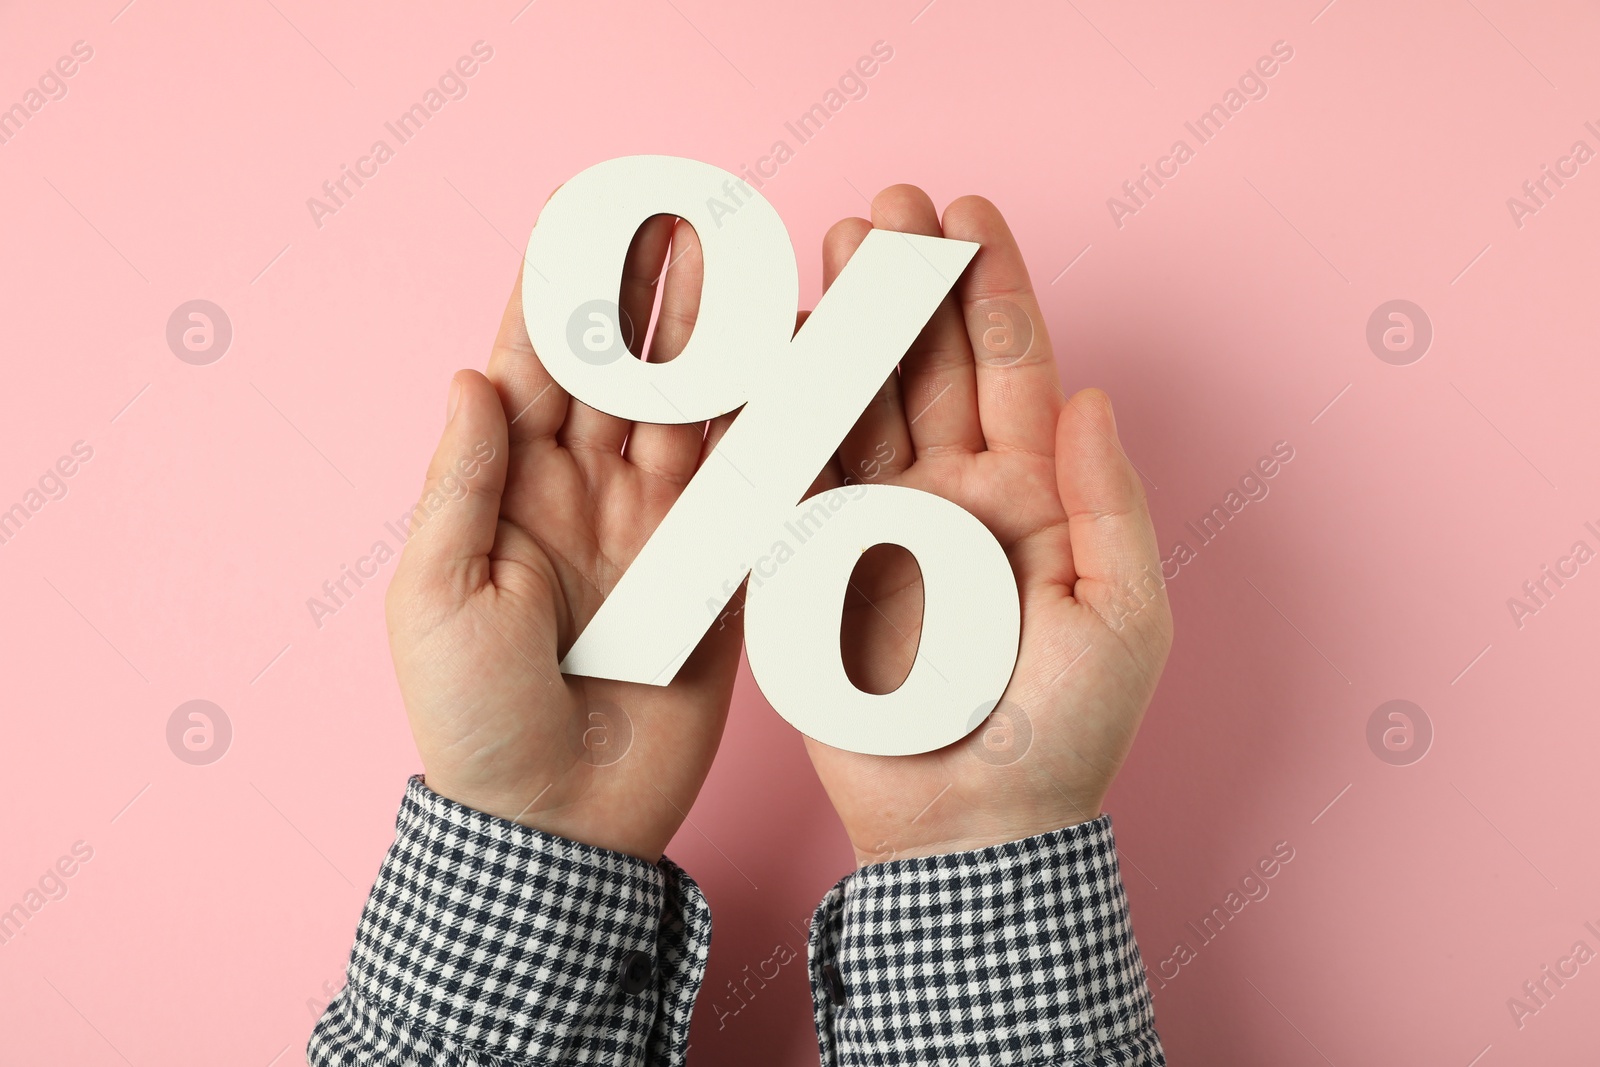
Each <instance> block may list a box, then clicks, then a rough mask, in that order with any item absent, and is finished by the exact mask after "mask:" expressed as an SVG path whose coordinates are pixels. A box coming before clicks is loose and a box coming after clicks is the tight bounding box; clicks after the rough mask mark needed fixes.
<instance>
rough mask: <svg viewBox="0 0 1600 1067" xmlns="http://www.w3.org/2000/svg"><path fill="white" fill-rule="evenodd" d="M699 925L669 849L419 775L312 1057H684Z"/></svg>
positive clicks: (692, 890) (577, 1060)
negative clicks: (467, 799) (501, 809)
mask: <svg viewBox="0 0 1600 1067" xmlns="http://www.w3.org/2000/svg"><path fill="white" fill-rule="evenodd" d="M710 939H711V912H710V908H709V907H708V906H707V904H706V901H705V897H704V896H703V895H702V894H701V892H700V890H699V887H698V886H696V885H695V883H694V882H693V881H692V880H691V879H690V878H689V876H688V875H686V874H684V873H683V871H681V870H680V869H679V868H678V867H677V866H676V865H675V864H673V863H672V862H671V861H670V860H667V859H665V858H663V859H662V860H661V862H660V863H659V864H650V863H646V862H645V861H644V860H641V859H638V858H637V857H633V856H627V855H623V854H621V853H618V852H610V851H607V850H605V849H601V848H595V847H593V846H591V845H585V844H581V843H579V842H576V841H568V840H566V839H565V838H560V837H555V836H553V835H550V834H546V833H542V832H541V831H538V830H535V829H532V828H531V827H527V826H522V825H520V824H518V823H513V822H508V821H506V820H504V819H499V818H496V817H494V816H491V815H486V814H484V813H483V812H479V811H474V810H472V809H471V808H467V807H463V806H462V805H460V804H457V803H456V802H454V801H452V800H447V799H446V798H444V797H442V796H440V795H438V794H437V793H435V792H433V791H432V790H431V789H429V788H428V787H427V786H426V785H425V784H423V780H422V779H421V778H420V777H419V778H413V779H411V782H410V785H409V787H408V788H407V790H406V795H405V800H404V802H403V803H402V804H401V807H400V814H399V817H398V819H397V820H396V834H395V841H394V845H393V846H392V847H391V848H390V849H389V854H388V856H387V857H386V858H385V860H384V863H383V868H382V870H381V871H380V872H379V874H378V879H377V882H376V883H375V884H374V885H373V887H372V893H371V896H369V897H368V899H367V905H366V908H365V910H364V911H363V912H362V915H361V924H360V927H359V928H358V930H357V932H356V941H355V948H354V949H353V950H352V952H351V959H350V968H349V975H348V979H349V980H348V984H347V985H346V986H345V988H344V990H343V991H342V992H341V993H340V994H339V996H338V997H337V998H336V999H335V1000H334V1002H333V1003H332V1004H331V1005H330V1006H329V1008H328V1011H327V1013H326V1014H325V1015H324V1016H323V1017H322V1020H321V1021H320V1022H319V1023H318V1025H317V1028H316V1030H315V1032H314V1033H313V1034H312V1037H311V1043H310V1046H309V1048H308V1050H307V1052H308V1057H309V1061H310V1062H311V1063H312V1064H318V1065H320V1064H345V1063H361V1064H389V1063H396V1064H399V1063H402V1062H403V1063H449V1064H461V1065H477V1064H489V1063H494V1064H502V1063H504V1062H505V1061H507V1060H510V1061H514V1062H527V1063H539V1064H546V1063H549V1064H615V1063H637V1062H645V1063H657V1062H662V1063H665V1062H681V1061H682V1059H683V1055H684V1052H685V1049H686V1046H687V1042H688V1031H689V1014H690V1011H691V1009H692V1008H693V1005H694V998H695V993H696V992H697V991H698V989H699V987H700V982H701V979H702V978H703V977H704V974H705V965H706V953H707V948H708V946H709V944H710ZM419 1056H420V1057H421V1058H420V1059H419V1058H418V1057H419Z"/></svg>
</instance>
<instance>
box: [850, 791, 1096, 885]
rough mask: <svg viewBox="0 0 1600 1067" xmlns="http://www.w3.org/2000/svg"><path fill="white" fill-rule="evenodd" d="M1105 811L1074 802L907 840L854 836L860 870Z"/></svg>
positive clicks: (973, 848) (997, 841)
mask: <svg viewBox="0 0 1600 1067" xmlns="http://www.w3.org/2000/svg"><path fill="white" fill-rule="evenodd" d="M1102 814H1103V811H1102V808H1101V805H1100V803H1099V802H1098V801H1095V802H1093V803H1083V802H1078V803H1075V804H1074V805H1073V806H1072V808H1070V809H1068V810H1067V811H1055V812H1052V813H1048V814H1045V813H1034V814H1032V815H1030V816H1026V817H1021V818H1015V819H1006V820H992V821H985V822H984V823H983V824H982V825H973V826H966V827H952V828H950V832H948V833H941V834H939V835H937V836H927V837H922V838H915V839H910V840H905V841H898V842H897V841H890V840H887V839H885V840H880V841H878V842H876V843H869V844H867V845H863V844H861V843H857V841H856V838H855V836H854V835H851V845H852V847H853V848H854V851H855V857H856V867H857V869H860V868H864V867H871V866H875V865H877V864H880V863H891V862H893V861H895V860H908V859H923V858H926V857H929V856H947V855H955V854H958V853H962V852H981V851H982V850H984V849H988V848H994V847H996V846H998V845H1005V844H1010V843H1013V842H1017V841H1026V840H1028V839H1030V838H1034V837H1040V836H1043V835H1045V834H1052V833H1055V832H1057V831H1059V830H1066V829H1071V828H1072V827H1074V826H1081V825H1083V824H1085V823H1091V822H1094V821H1095V820H1096V819H1098V818H1100V816H1101V815H1102Z"/></svg>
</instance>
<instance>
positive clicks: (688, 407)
mask: <svg viewBox="0 0 1600 1067" xmlns="http://www.w3.org/2000/svg"><path fill="white" fill-rule="evenodd" d="M730 189H737V190H739V192H740V193H741V195H742V196H743V197H744V200H743V202H742V203H741V204H740V205H739V207H738V210H737V211H735V212H734V213H732V214H731V215H729V214H727V211H726V205H725V204H723V205H722V210H721V212H720V215H721V217H720V218H719V217H718V214H716V213H713V211H712V207H713V201H716V200H720V198H722V197H724V196H726V195H727V192H728V190H730ZM652 215H677V216H679V217H680V218H683V219H685V220H687V221H688V222H689V223H690V224H691V225H692V226H693V227H694V228H695V232H696V233H697V234H698V235H699V238H700V248H701V253H702V255H703V256H704V258H705V269H704V281H703V282H702V289H701V295H700V310H699V317H698V318H697V320H696V322H695V326H694V330H693V332H692V334H691V336H690V338H689V340H688V343H687V344H686V345H685V346H684V348H683V351H682V352H681V353H679V355H678V356H677V357H676V358H675V359H672V360H670V361H668V362H666V363H648V362H645V361H643V360H640V359H636V358H633V357H632V356H631V354H629V353H628V351H627V349H626V346H625V337H624V332H625V331H624V329H623V327H624V326H625V325H628V324H625V323H623V322H621V321H620V316H619V314H618V311H617V303H616V299H617V294H618V292H619V290H620V285H621V277H622V266H623V260H624V258H625V256H626V254H627V251H628V247H629V244H630V243H631V242H632V239H633V236H634V234H635V232H636V231H637V230H638V229H639V227H640V225H641V224H643V222H644V221H645V220H646V219H648V218H649V217H650V216H652ZM977 250H978V246H977V245H976V244H972V243H971V242H967V241H952V240H947V239H945V238H936V237H923V236H917V235H912V234H902V233H896V232H892V231H886V230H873V231H872V232H871V233H869V234H868V235H867V239H866V240H865V241H864V242H863V243H862V245H861V247H860V248H859V249H858V250H857V251H856V253H855V255H854V256H853V257H852V258H851V259H850V261H849V263H848V264H847V265H846V266H845V268H844V270H843V271H842V272H841V273H840V275H839V277H838V279H837V280H836V281H835V282H834V284H833V285H832V286H831V287H830V288H829V289H828V291H827V293H826V294H824V295H823V297H822V299H821V301H820V302H819V303H818V304H817V307H816V310H815V311H813V312H812V314H811V316H810V318H808V319H807V320H806V323H805V325H804V326H803V327H802V328H801V329H800V330H799V331H798V332H795V331H794V319H795V309H796V307H797V305H798V303H799V294H800V283H799V272H798V269H797V267H796V264H795V257H794V248H793V246H792V245H791V244H790V242H789V234H788V231H787V230H786V229H785V228H784V225H783V220H782V219H781V218H779V216H778V213H777V212H776V211H775V210H774V209H773V207H772V205H771V204H769V203H768V202H767V201H766V200H765V199H763V198H762V197H761V195H760V194H758V193H756V192H755V191H754V190H752V189H750V188H749V187H748V186H745V185H744V184H743V183H742V182H740V180H739V179H738V178H737V177H735V176H734V175H732V174H729V173H728V172H727V171H724V170H722V169H720V168H718V167H714V166H711V165H710V164H707V163H701V162H697V161H695V160H691V159H682V158H678V157H675V156H625V157H623V158H620V159H613V160H609V161H607V162H604V163H600V164H597V165H596V166H593V167H590V168H589V169H587V170H585V171H583V172H582V173H581V174H579V175H577V176H576V177H574V178H573V179H572V180H570V181H568V182H567V183H566V184H565V185H563V186H562V187H561V188H560V189H559V190H558V191H557V192H556V193H555V195H554V196H552V197H551V198H550V201H549V203H547V204H546V205H545V207H544V210H543V211H542V212H541V213H540V215H539V220H538V223H537V225H536V226H535V227H534V230H533V236H532V237H531V238H530V239H529V241H528V255H527V262H526V268H527V269H525V270H524V271H523V283H522V305H523V312H524V317H525V319H526V322H527V327H528V335H529V338H530V339H531V340H532V342H533V346H534V351H536V352H537V353H538V354H539V359H540V361H541V362H542V363H543V364H544V366H545V368H546V369H547V370H548V371H549V372H550V374H551V376H552V377H553V378H555V380H556V381H557V382H558V383H560V385H561V386H562V388H564V389H565V390H566V391H567V392H568V393H570V394H571V395H572V396H575V397H577V398H578V399H579V400H582V401H583V402H584V403H586V404H588V405H590V406H591V407H594V408H598V409H599V410H601V411H604V412H607V413H609V414H611V415H615V416H617V417H618V418H622V419H628V420H631V421H634V422H651V423H666V424H681V423H690V422H701V421H704V420H706V419H710V418H714V417H716V416H718V415H721V414H724V413H726V412H729V411H734V410H736V409H739V408H741V407H742V409H743V410H742V411H740V413H739V416H738V418H736V419H735V420H734V422H733V425H732V426H731V427H730V428H729V430H728V432H727V433H726V435H724V436H723V438H722V440H721V442H720V443H719V444H718V445H717V447H716V448H715V449H714V450H713V451H712V453H711V455H710V456H709V457H708V458H707V459H706V461H705V463H704V464H702V466H701V467H700V469H699V471H698V472H696V474H695V476H694V478H693V479H691V480H690V482H689V484H688V485H687V486H686V487H685V488H684V490H683V493H682V495H680V496H679V498H678V500H677V502H676V503H675V504H674V505H673V506H672V508H671V510H669V511H668V512H667V515H666V517H665V518H664V519H663V520H662V521H661V525H660V526H659V527H658V528H657V529H656V532H655V534H654V535H653V536H652V537H651V538H650V539H649V541H647V542H646V544H645V546H644V548H643V549H642V550H641V551H640V553H639V555H638V557H637V558H635V559H634V561H633V563H632V564H631V565H630V566H629V567H628V569H627V570H626V572H625V573H624V574H623V575H622V578H621V580H620V581H619V582H618V583H617V585H616V588H614V589H613V590H612V592H611V594H610V596H608V597H607V598H606V600H605V601H604V603H602V604H601V606H600V609H599V611H598V612H597V613H596V614H595V616H594V618H593V619H591V620H590V622H589V625H588V626H587V627H585V628H584V630H583V632H582V633H581V634H580V635H579V636H578V639H577V641H576V642H575V643H574V644H573V646H572V648H571V649H570V650H569V651H568V652H567V656H566V658H565V659H564V660H563V661H562V663H561V669H562V670H563V671H564V672H566V673H568V674H577V675H586V676H589V677H595V678H614V679H619V680H622V681H629V682H641V683H646V684H651V685H667V684H668V683H670V682H671V681H672V679H673V677H674V676H675V675H676V674H677V672H678V669H679V668H680V667H681V666H682V665H683V662H684V660H686V659H687V658H688V657H689V654H690V653H691V652H692V651H693V650H694V647H695V645H696V644H698V643H699V641H700V639H701V638H702V637H703V636H704V635H705V633H706V631H707V630H708V629H709V628H710V626H711V623H712V622H713V621H715V619H716V617H717V615H718V614H719V613H720V612H721V611H722V609H723V607H725V606H726V604H727V602H728V600H729V598H730V597H731V596H732V595H733V593H734V591H735V590H736V589H737V588H738V586H739V583H740V582H742V581H743V580H744V579H745V577H746V576H747V575H749V574H750V572H751V570H752V567H753V566H756V565H757V561H758V560H759V561H762V562H761V570H760V571H758V573H757V579H758V580H752V581H751V583H750V587H749V589H748V590H747V592H746V603H745V644H746V651H747V653H748V655H749V660H750V669H751V672H752V673H753V674H754V675H755V680H756V684H757V685H759V686H760V687H761V691H762V693H763V694H764V695H765V696H766V698H767V700H768V701H769V702H770V703H771V704H772V706H773V707H774V708H775V709H776V710H777V711H778V713H779V714H780V715H782V716H783V717H784V718H785V719H787V720H788V721H789V722H790V723H791V724H792V725H793V726H795V728H797V729H798V730H800V731H801V732H802V733H805V734H807V735H808V736H811V737H814V738H817V739H818V740H820V741H823V742H825V743H827V744H830V745H833V746H835V747H838V748H844V749H850V750H852V751H856V752H868V753H875V754H879V755H906V754H910V753H914V752H927V751H931V750H933V749H936V748H940V747H943V746H945V745H948V744H951V743H952V742H954V741H957V740H959V739H960V738H962V737H963V736H965V735H966V734H968V733H970V732H971V731H972V730H973V729H974V728H976V727H977V726H978V725H979V724H980V723H981V722H982V721H983V719H984V718H985V717H986V716H987V715H988V713H989V711H990V710H991V709H992V708H993V707H994V706H995V704H996V703H997V702H998V701H999V699H1000V696H1001V694H1002V693H1003V692H1004V691H1005V688H1006V685H1007V683H1008V682H1009V681H1010V679H1011V672H1012V669H1013V667H1014V666H1015V665H1016V658H1017V642H1018V635H1019V632H1020V628H1021V611H1020V605H1019V603H1018V598H1017V585H1016V578H1015V577H1014V576H1013V574H1012V572H1011V565H1010V563H1009V561H1008V560H1007V559H1006V555H1005V552H1004V550H1002V549H1001V547H1000V545H999V543H998V542H997V541H996V540H995V539H994V535H992V534H991V533H990V532H989V531H988V529H987V528H985V527H984V525H983V524H982V523H981V522H979V521H978V520H977V519H976V518H974V517H973V516H972V515H970V514H968V513H967V512H966V511H964V510H962V509H961V508H960V507H958V506H957V505H955V504H953V503H951V502H949V501H947V500H944V499H943V498H941V497H937V496H934V495H933V494H930V493H924V492H921V491H919V490H915V489H907V488H902V487H898V486H888V485H869V486H861V485H854V486H849V487H846V488H844V489H833V490H829V491H828V492H825V493H822V494H819V495H818V496H816V497H813V498H811V499H809V500H806V501H805V502H804V503H803V504H800V503H799V501H800V498H801V496H802V495H803V494H804V493H805V491H806V489H807V488H808V487H809V486H810V485H811V483H812V481H813V480H814V479H815V478H816V476H817V474H818V473H819V472H820V471H821V470H822V468H823V467H824V466H825V465H826V464H827V462H828V459H829V457H830V456H831V455H832V453H833V451H834V449H835V448H837V446H838V443H839V442H840V441H841V440H843V439H844V436H845V434H846V433H847V432H848V431H849V430H850V428H851V426H852V425H854V423H855V421H856V419H857V417H858V416H859V415H860V414H861V411H862V409H863V408H864V407H865V406H866V404H867V403H868V401H870V400H871V398H872V397H873V395H874V394H875V393H876V392H877V390H878V388H879V386H880V385H882V383H883V380H884V378H885V377H887V376H888V374H889V373H890V372H891V371H892V370H893V369H894V366H895V364H896V363H898V362H899V361H900V358H901V357H902V356H903V355H904V354H905V352H906V350H907V349H908V348H909V347H910V345H911V343H912V341H914V340H915V339H916V336H917V334H918V332H919V331H920V330H921V329H922V327H923V326H924V324H926V322H927V321H928V318H929V317H930V316H931V315H932V314H933V312H934V310H935V308H937V307H938V305H939V302H940V301H941V300H942V299H943V298H944V295H945V294H946V293H947V292H948V291H949V290H950V288H951V286H952V285H953V284H954V282H955V279H956V278H957V276H958V275H960V273H961V271H962V270H963V269H965V267H966V265H967V263H968V262H969V261H970V260H971V259H972V257H973V255H974V254H975V253H976V252H977ZM879 544H895V545H899V546H901V547H903V548H905V549H906V550H907V551H909V552H910V553H911V554H912V555H913V556H914V557H915V558H916V560H917V563H918V566H919V568H920V569H921V571H922V578H923V603H924V608H923V615H922V631H921V635H920V643H919V645H918V648H917V656H916V661H915V663H914V665H913V666H912V669H911V673H910V674H909V675H908V676H907V678H906V680H905V682H904V683H903V684H901V686H900V687H899V688H898V689H896V690H894V691H893V692H891V693H887V694H882V695H876V694H869V693H864V692H862V691H861V690H860V689H857V688H856V687H855V685H854V684H852V683H851V681H850V679H849V677H848V676H847V675H846V674H845V671H844V665H843V662H842V659H841V655H840V616H841V612H842V610H843V606H844V596H845V592H846V591H847V586H848V582H849V579H850V575H851V573H852V572H853V570H854V568H855V566H856V564H857V562H859V560H860V558H861V554H862V553H863V552H865V551H866V550H867V549H869V548H872V547H873V546H875V545H879ZM769 564H770V567H769Z"/></svg>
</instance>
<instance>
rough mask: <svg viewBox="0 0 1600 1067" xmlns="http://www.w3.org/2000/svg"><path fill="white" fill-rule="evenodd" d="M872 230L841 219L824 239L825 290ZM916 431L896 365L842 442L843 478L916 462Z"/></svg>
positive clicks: (868, 477) (875, 475)
mask: <svg viewBox="0 0 1600 1067" xmlns="http://www.w3.org/2000/svg"><path fill="white" fill-rule="evenodd" d="M871 232H872V223H870V222H868V221H867V220H866V219H840V220H839V221H838V222H836V223H834V224H833V227H832V228H831V229H829V230H828V232H827V235H826V236H824V237H823V239H822V289H823V291H824V292H826V291H827V290H828V288H829V287H830V286H832V285H833V282H834V279H836V278H838V277H839V272H840V271H842V270H844V265H845V264H846V263H848V262H849V261H850V257H851V256H853V255H855V252H856V249H858V248H860V247H861V242H862V241H864V240H866V239H867V234H869V233H871ZM911 460H912V451H911V431H910V430H909V429H908V428H907V427H906V413H905V408H904V407H903V406H902V405H901V402H900V372H899V371H898V370H891V371H890V372H889V376H888V377H887V378H885V379H884V381H883V385H881V386H880V387H879V388H878V391H877V393H876V394H874V395H873V397H872V400H871V401H869V402H868V404H867V406H866V408H865V409H864V410H863V411H862V412H861V417H860V418H859V419H857V420H856V424H855V425H854V426H853V427H851V428H850V432H849V433H847V434H845V438H844V440H843V441H841V442H840V443H839V466H840V476H841V478H843V477H845V476H848V477H850V478H851V479H852V480H853V481H858V482H874V481H879V480H881V479H883V478H887V477H892V476H894V475H896V474H899V473H900V472H902V471H904V470H905V469H906V468H907V467H908V466H910V465H911Z"/></svg>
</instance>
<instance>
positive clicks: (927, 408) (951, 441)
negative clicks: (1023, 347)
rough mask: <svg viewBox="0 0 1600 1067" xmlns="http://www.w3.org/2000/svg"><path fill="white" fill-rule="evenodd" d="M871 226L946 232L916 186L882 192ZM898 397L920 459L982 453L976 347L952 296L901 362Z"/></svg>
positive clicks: (942, 303)
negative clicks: (946, 453)
mask: <svg viewBox="0 0 1600 1067" xmlns="http://www.w3.org/2000/svg"><path fill="white" fill-rule="evenodd" d="M872 224H873V226H875V227H877V228H878V229H880V230H899V231H901V232H902V233H920V234H925V235H927V236H929V237H938V236H940V235H941V234H942V232H943V231H942V230H941V229H940V227H939V213H938V212H937V211H936V210H934V207H933V201H932V200H929V199H928V194H927V193H925V192H923V191H922V190H921V189H918V188H917V187H916V186H914V185H891V186H890V187H889V188H887V189H885V190H884V191H883V192H881V193H879V194H878V196H877V198H876V199H874V200H873V201H872ZM951 281H952V282H954V281H955V279H953V278H952V279H951ZM900 394H901V396H902V397H903V403H904V405H905V410H906V415H907V418H906V425H907V426H909V427H910V429H911V444H912V447H913V448H914V449H915V450H916V454H917V456H918V457H919V458H920V457H921V456H923V455H925V454H933V453H937V452H939V451H941V450H956V451H961V452H981V451H983V430H982V427H981V426H980V424H979V422H978V384H977V375H976V371H975V368H974V367H973V364H972V345H971V343H970V342H969V341H968V340H967V328H966V324H965V323H963V322H962V319H961V309H960V308H959V307H958V306H957V304H956V298H955V294H954V293H953V292H952V293H948V294H946V295H945V298H944V299H943V300H941V301H939V306H938V308H937V309H935V311H934V313H933V316H932V318H930V319H929V320H928V324H927V325H926V326H924V327H923V328H922V332H921V333H920V334H918V335H917V339H916V340H915V341H913V342H912V344H911V349H910V351H908V352H907V353H906V358H905V359H904V360H903V361H902V362H901V364H900Z"/></svg>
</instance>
